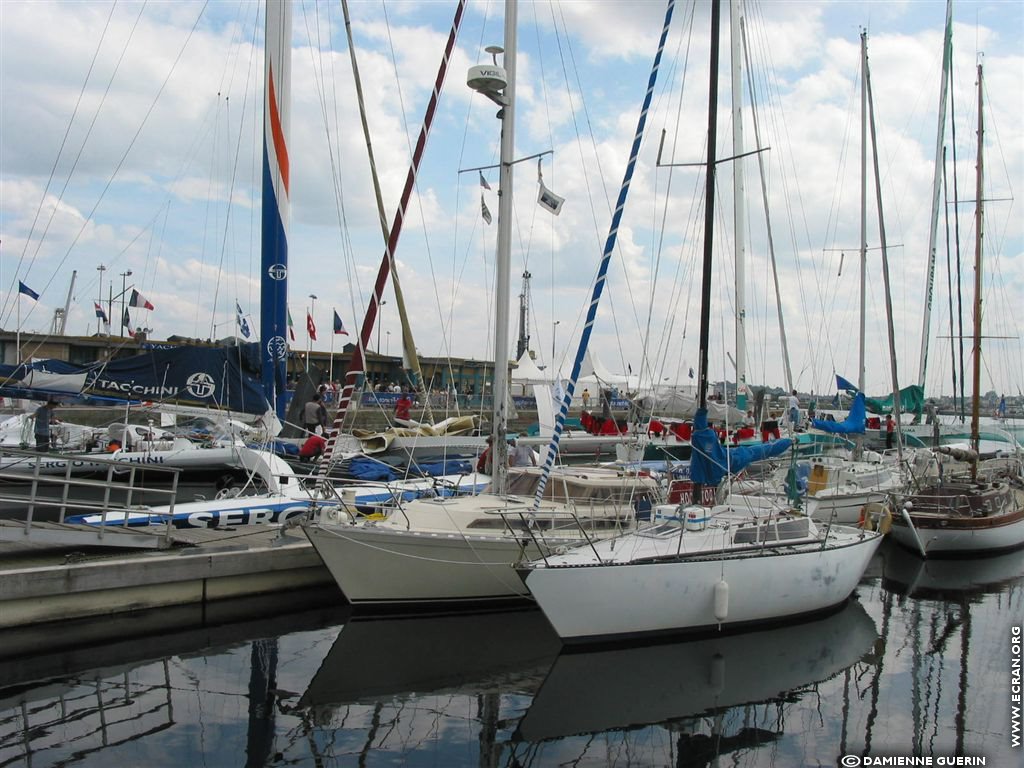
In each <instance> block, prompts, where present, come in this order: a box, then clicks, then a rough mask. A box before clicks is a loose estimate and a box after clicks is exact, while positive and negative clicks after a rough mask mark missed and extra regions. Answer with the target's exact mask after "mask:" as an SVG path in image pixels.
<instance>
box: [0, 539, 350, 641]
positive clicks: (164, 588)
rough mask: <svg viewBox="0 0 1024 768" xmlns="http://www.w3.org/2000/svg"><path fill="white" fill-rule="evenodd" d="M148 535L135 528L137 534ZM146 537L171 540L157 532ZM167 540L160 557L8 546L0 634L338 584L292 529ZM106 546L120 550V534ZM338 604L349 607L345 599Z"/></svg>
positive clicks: (146, 552)
mask: <svg viewBox="0 0 1024 768" xmlns="http://www.w3.org/2000/svg"><path fill="white" fill-rule="evenodd" d="M0 524H2V525H5V526H11V525H18V523H16V522H14V521H0ZM36 525H37V527H38V525H39V524H36ZM146 531H147V529H140V528H134V529H131V535H133V536H138V535H140V533H141V535H145V533H142V532H146ZM148 532H149V535H152V536H163V537H166V536H167V535H168V534H167V532H166V531H165V530H164V528H163V527H157V526H154V527H153V528H152V529H149V531H148ZM169 536H170V546H166V547H163V548H159V549H138V548H132V549H121V548H118V547H116V546H104V547H92V546H90V547H78V548H76V547H69V546H67V545H63V546H57V545H53V544H45V543H42V544H40V543H32V542H29V541H27V540H26V541H25V542H24V543H11V542H9V541H8V542H4V543H3V544H2V545H0V629H6V628H11V627H24V626H30V625H34V624H42V623H45V622H54V621H65V620H69V619H83V618H89V617H98V616H116V615H121V614H126V613H130V612H134V611H142V610H146V609H151V608H160V607H167V606H180V605H188V604H207V603H212V602H215V601H218V600H223V599H227V598H236V597H243V596H252V595H261V594H270V593H274V592H281V591H287V590H294V589H298V588H302V587H313V586H316V587H321V586H327V585H333V583H334V582H333V579H332V578H331V576H330V573H328V571H327V569H326V568H325V567H324V565H323V563H322V562H321V561H320V558H319V557H318V556H317V554H316V552H315V551H314V550H313V547H312V546H311V545H310V544H309V541H308V540H307V539H306V537H305V535H304V534H303V533H302V531H301V530H298V529H295V528H291V529H283V528H281V527H278V526H257V525H253V526H244V527H238V528H236V529H233V530H232V529H226V530H225V529H184V530H177V529H176V530H172V531H171V532H170V534H169ZM110 538H111V544H115V543H116V542H115V541H113V539H116V534H115V535H114V536H111V537H110ZM338 602H339V604H340V603H343V602H344V598H343V597H342V595H341V593H340V592H339V593H338Z"/></svg>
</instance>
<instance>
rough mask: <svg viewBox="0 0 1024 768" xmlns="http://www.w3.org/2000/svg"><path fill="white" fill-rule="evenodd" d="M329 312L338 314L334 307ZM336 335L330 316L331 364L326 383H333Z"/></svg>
mask: <svg viewBox="0 0 1024 768" xmlns="http://www.w3.org/2000/svg"><path fill="white" fill-rule="evenodd" d="M331 311H332V312H334V314H335V315H337V314H338V310H336V309H334V307H331ZM337 335H338V332H337V331H336V330H335V329H334V316H333V315H332V316H331V362H330V364H329V365H328V373H327V381H328V382H333V381H334V337H335V336H337Z"/></svg>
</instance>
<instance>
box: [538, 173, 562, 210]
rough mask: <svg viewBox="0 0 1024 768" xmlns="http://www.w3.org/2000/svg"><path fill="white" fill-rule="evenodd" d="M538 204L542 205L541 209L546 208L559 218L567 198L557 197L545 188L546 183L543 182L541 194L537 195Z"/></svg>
mask: <svg viewBox="0 0 1024 768" xmlns="http://www.w3.org/2000/svg"><path fill="white" fill-rule="evenodd" d="M537 202H538V203H540V207H541V208H546V209H547V210H548V211H550V212H551V213H553V214H554V215H555V216H557V215H558V214H559V213H560V212H561V211H562V203H564V202H565V198H564V197H559V196H558V195H556V194H555V193H554V192H552V191H551V190H550V189H548V188H547V187H546V186H544V182H543V181H542V182H541V183H540V192H539V193H538V194H537Z"/></svg>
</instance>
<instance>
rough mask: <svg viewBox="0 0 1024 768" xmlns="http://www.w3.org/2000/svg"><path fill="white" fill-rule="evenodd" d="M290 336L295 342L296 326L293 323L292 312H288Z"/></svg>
mask: <svg viewBox="0 0 1024 768" xmlns="http://www.w3.org/2000/svg"><path fill="white" fill-rule="evenodd" d="M288 336H290V337H291V340H292V341H295V324H294V323H293V322H292V311H291V310H290V309H289V310H288Z"/></svg>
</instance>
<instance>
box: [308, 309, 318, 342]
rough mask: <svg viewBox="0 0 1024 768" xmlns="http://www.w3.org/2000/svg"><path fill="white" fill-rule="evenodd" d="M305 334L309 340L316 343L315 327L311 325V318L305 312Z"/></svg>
mask: <svg viewBox="0 0 1024 768" xmlns="http://www.w3.org/2000/svg"><path fill="white" fill-rule="evenodd" d="M306 333H308V334H309V338H310V339H312V340H313V341H316V325H314V324H313V316H312V315H311V314H309V312H308V311H307V312H306Z"/></svg>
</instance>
